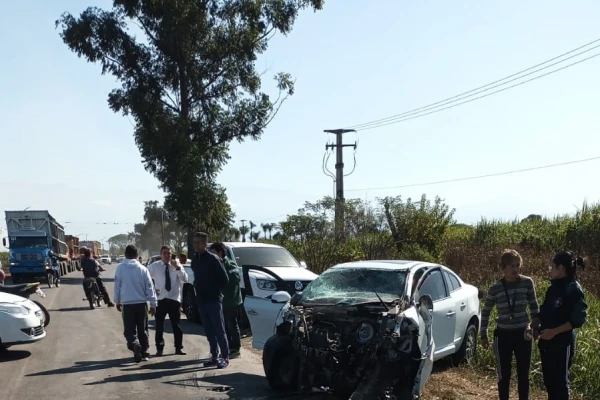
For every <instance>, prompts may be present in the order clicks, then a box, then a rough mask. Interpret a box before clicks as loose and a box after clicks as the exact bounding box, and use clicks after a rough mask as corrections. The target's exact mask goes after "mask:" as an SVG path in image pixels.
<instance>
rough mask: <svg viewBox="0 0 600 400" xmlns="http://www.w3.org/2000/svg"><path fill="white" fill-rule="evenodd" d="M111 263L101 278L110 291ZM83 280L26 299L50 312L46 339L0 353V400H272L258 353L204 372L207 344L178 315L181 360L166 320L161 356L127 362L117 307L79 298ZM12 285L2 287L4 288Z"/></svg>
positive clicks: (68, 280) (71, 279) (74, 276)
mask: <svg viewBox="0 0 600 400" xmlns="http://www.w3.org/2000/svg"><path fill="white" fill-rule="evenodd" d="M115 269H116V264H113V265H111V266H108V267H107V271H106V272H104V273H103V274H102V277H103V279H104V282H105V284H106V286H107V289H108V293H109V294H110V295H111V298H112V294H113V276H114V271H115ZM81 280H82V278H81V275H80V273H79V272H73V273H71V274H69V275H67V276H64V277H63V278H62V280H61V286H60V288H52V289H49V288H48V286H47V285H46V284H43V285H42V290H44V292H45V293H46V294H47V297H46V298H44V299H41V298H40V297H39V296H37V295H34V296H32V299H35V300H38V301H40V302H41V303H43V304H44V305H45V306H46V307H47V308H48V310H49V311H50V316H51V319H50V324H49V325H48V327H47V336H46V338H45V339H43V340H42V341H40V342H37V343H34V344H28V345H21V346H14V347H11V348H10V350H9V352H8V353H7V354H6V355H5V356H0V379H1V384H0V399H2V400H38V399H44V400H54V399H57V400H58V399H60V400H81V399H85V398H99V399H103V400H117V399H123V400H132V399H135V400H145V399H152V400H157V399H160V400H176V399H192V400H201V399H265V400H266V399H275V398H278V396H276V395H275V394H274V393H273V392H271V391H270V390H269V388H268V386H267V382H266V379H265V378H264V375H263V370H262V364H261V360H260V358H259V356H257V355H256V354H254V353H252V352H250V351H244V350H242V357H241V358H239V359H235V360H231V364H230V366H229V368H227V369H224V370H216V369H214V368H210V369H207V368H204V367H203V366H202V361H203V360H205V359H206V358H207V356H208V354H209V350H208V343H207V341H206V338H205V337H204V336H203V334H202V329H201V327H200V326H199V325H195V324H193V323H191V322H188V321H187V320H185V317H183V320H182V327H183V329H184V346H185V349H184V350H185V351H186V352H187V355H185V356H176V355H174V354H173V353H174V348H173V335H172V334H170V332H171V330H170V326H169V322H166V324H165V325H166V328H165V329H166V331H167V332H169V333H166V334H165V341H166V345H165V355H164V356H162V357H152V358H150V360H149V361H145V362H144V361H143V362H141V363H140V364H136V363H134V362H133V357H132V353H131V352H130V351H128V350H127V348H126V345H125V339H124V337H123V327H122V321H121V316H120V314H119V313H118V312H117V311H116V308H107V307H106V306H105V305H104V304H103V305H102V307H101V308H97V309H95V310H90V309H89V306H88V303H87V301H84V300H82V299H83V297H84V295H83V289H82V287H81ZM8 283H10V282H7V284H8ZM149 325H150V332H149V334H150V343H151V347H150V353H151V354H152V353H154V351H155V348H154V328H153V326H154V320H153V319H152V318H151V319H150V324H149Z"/></svg>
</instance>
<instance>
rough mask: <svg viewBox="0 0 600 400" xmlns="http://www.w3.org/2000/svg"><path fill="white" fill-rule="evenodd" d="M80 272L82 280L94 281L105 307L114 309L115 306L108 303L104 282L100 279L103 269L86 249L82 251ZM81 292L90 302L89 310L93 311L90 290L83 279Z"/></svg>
mask: <svg viewBox="0 0 600 400" xmlns="http://www.w3.org/2000/svg"><path fill="white" fill-rule="evenodd" d="M81 270H82V272H83V277H84V278H93V279H96V283H97V284H98V289H100V293H102V297H103V298H104V302H105V303H106V305H107V306H109V307H114V306H115V305H114V304H113V303H112V302H111V301H110V297H109V296H108V292H107V291H106V286H104V282H102V278H100V271H104V268H102V266H101V265H100V264H99V263H98V261H96V260H94V259H93V258H92V252H91V251H90V249H88V248H85V249H84V251H83V258H82V259H81ZM83 290H84V292H85V296H86V298H87V299H88V301H89V302H90V308H91V309H94V308H95V306H94V299H93V297H92V293H91V292H90V289H89V288H88V287H87V285H86V284H85V279H84V283H83Z"/></svg>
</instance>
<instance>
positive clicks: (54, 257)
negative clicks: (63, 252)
mask: <svg viewBox="0 0 600 400" xmlns="http://www.w3.org/2000/svg"><path fill="white" fill-rule="evenodd" d="M48 257H50V262H51V264H52V275H54V282H55V285H56V287H60V271H59V268H60V267H59V265H58V256H57V255H56V254H54V252H53V251H52V250H50V251H49V252H48Z"/></svg>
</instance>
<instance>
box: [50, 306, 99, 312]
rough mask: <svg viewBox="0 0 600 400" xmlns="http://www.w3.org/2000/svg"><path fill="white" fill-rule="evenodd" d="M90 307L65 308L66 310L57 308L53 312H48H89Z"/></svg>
mask: <svg viewBox="0 0 600 400" xmlns="http://www.w3.org/2000/svg"><path fill="white" fill-rule="evenodd" d="M89 309H90V307H89V306H81V307H66V308H57V309H54V310H48V311H52V312H55V311H61V312H62V311H84V310H89Z"/></svg>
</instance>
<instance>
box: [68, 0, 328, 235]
mask: <svg viewBox="0 0 600 400" xmlns="http://www.w3.org/2000/svg"><path fill="white" fill-rule="evenodd" d="M322 6H323V0H277V1H265V0H227V1H208V0H204V1H203V0H177V1H173V0H114V1H113V7H112V9H111V10H102V9H99V8H96V7H90V8H87V9H86V10H85V11H83V12H82V13H81V15H80V16H79V17H74V16H73V15H71V14H69V13H65V14H63V15H62V16H61V17H60V18H59V19H58V21H57V22H56V24H57V26H60V28H61V32H60V36H61V38H62V39H63V41H64V42H65V44H66V45H67V46H68V47H69V49H71V50H72V51H73V52H75V53H76V54H77V55H78V56H79V57H84V58H85V59H86V60H87V61H89V62H93V63H99V64H100V65H101V67H102V73H103V74H111V75H113V76H114V77H115V78H116V79H117V81H118V82H120V87H119V88H116V89H114V90H113V91H112V92H111V93H110V94H109V96H108V104H109V106H110V108H111V109H112V110H113V111H114V112H120V113H123V114H124V115H130V116H132V117H133V120H134V122H135V131H134V136H135V140H136V144H137V146H138V147H139V149H140V152H141V155H142V158H143V161H144V165H145V168H146V169H147V170H148V171H150V172H151V173H153V174H154V175H155V176H156V177H157V178H158V180H159V181H160V183H161V186H162V188H163V189H164V190H165V191H166V192H167V198H166V204H167V206H168V208H169V209H171V210H173V212H174V213H175V215H176V217H177V220H178V221H179V222H180V223H182V224H184V225H185V226H186V227H187V228H190V229H198V227H199V225H200V224H204V225H208V224H213V223H217V224H219V223H223V224H224V221H229V220H230V219H231V214H232V213H231V209H230V208H229V206H228V205H227V201H226V196H225V191H224V190H223V188H221V187H220V186H219V185H217V184H216V183H214V180H215V177H216V175H217V174H218V173H219V171H220V170H221V168H222V167H223V165H224V164H225V162H226V161H227V159H228V157H229V155H228V145H229V143H230V142H231V141H233V140H238V141H243V140H245V139H247V138H251V139H254V140H258V139H259V138H260V136H261V134H262V132H263V130H264V128H265V127H266V126H267V125H268V123H269V122H270V121H271V120H272V118H273V117H274V116H275V114H276V113H277V110H278V109H279V107H280V106H281V104H282V103H283V101H285V99H286V97H287V96H289V95H291V94H293V92H294V82H293V80H292V78H291V76H290V75H289V74H287V73H278V74H276V75H275V79H276V81H277V87H278V89H279V95H278V96H277V98H276V99H274V100H273V99H271V97H270V96H269V95H267V94H266V93H263V92H262V91H261V74H260V73H259V72H258V71H257V70H256V68H255V62H256V59H257V55H258V54H261V53H263V52H264V51H265V50H266V49H267V47H268V42H269V40H270V39H271V37H272V36H273V35H274V34H275V33H282V34H284V35H286V34H288V33H289V32H291V30H292V27H293V24H294V22H295V20H296V17H297V16H298V13H299V11H301V10H303V9H305V8H312V9H314V10H320V9H321V8H322ZM134 26H137V27H138V28H139V30H140V32H141V34H140V36H143V37H144V39H145V40H138V39H137V37H136V35H134V34H132V33H131V28H132V27H134ZM221 213H222V214H221ZM216 229H217V230H220V229H219V228H216Z"/></svg>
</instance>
